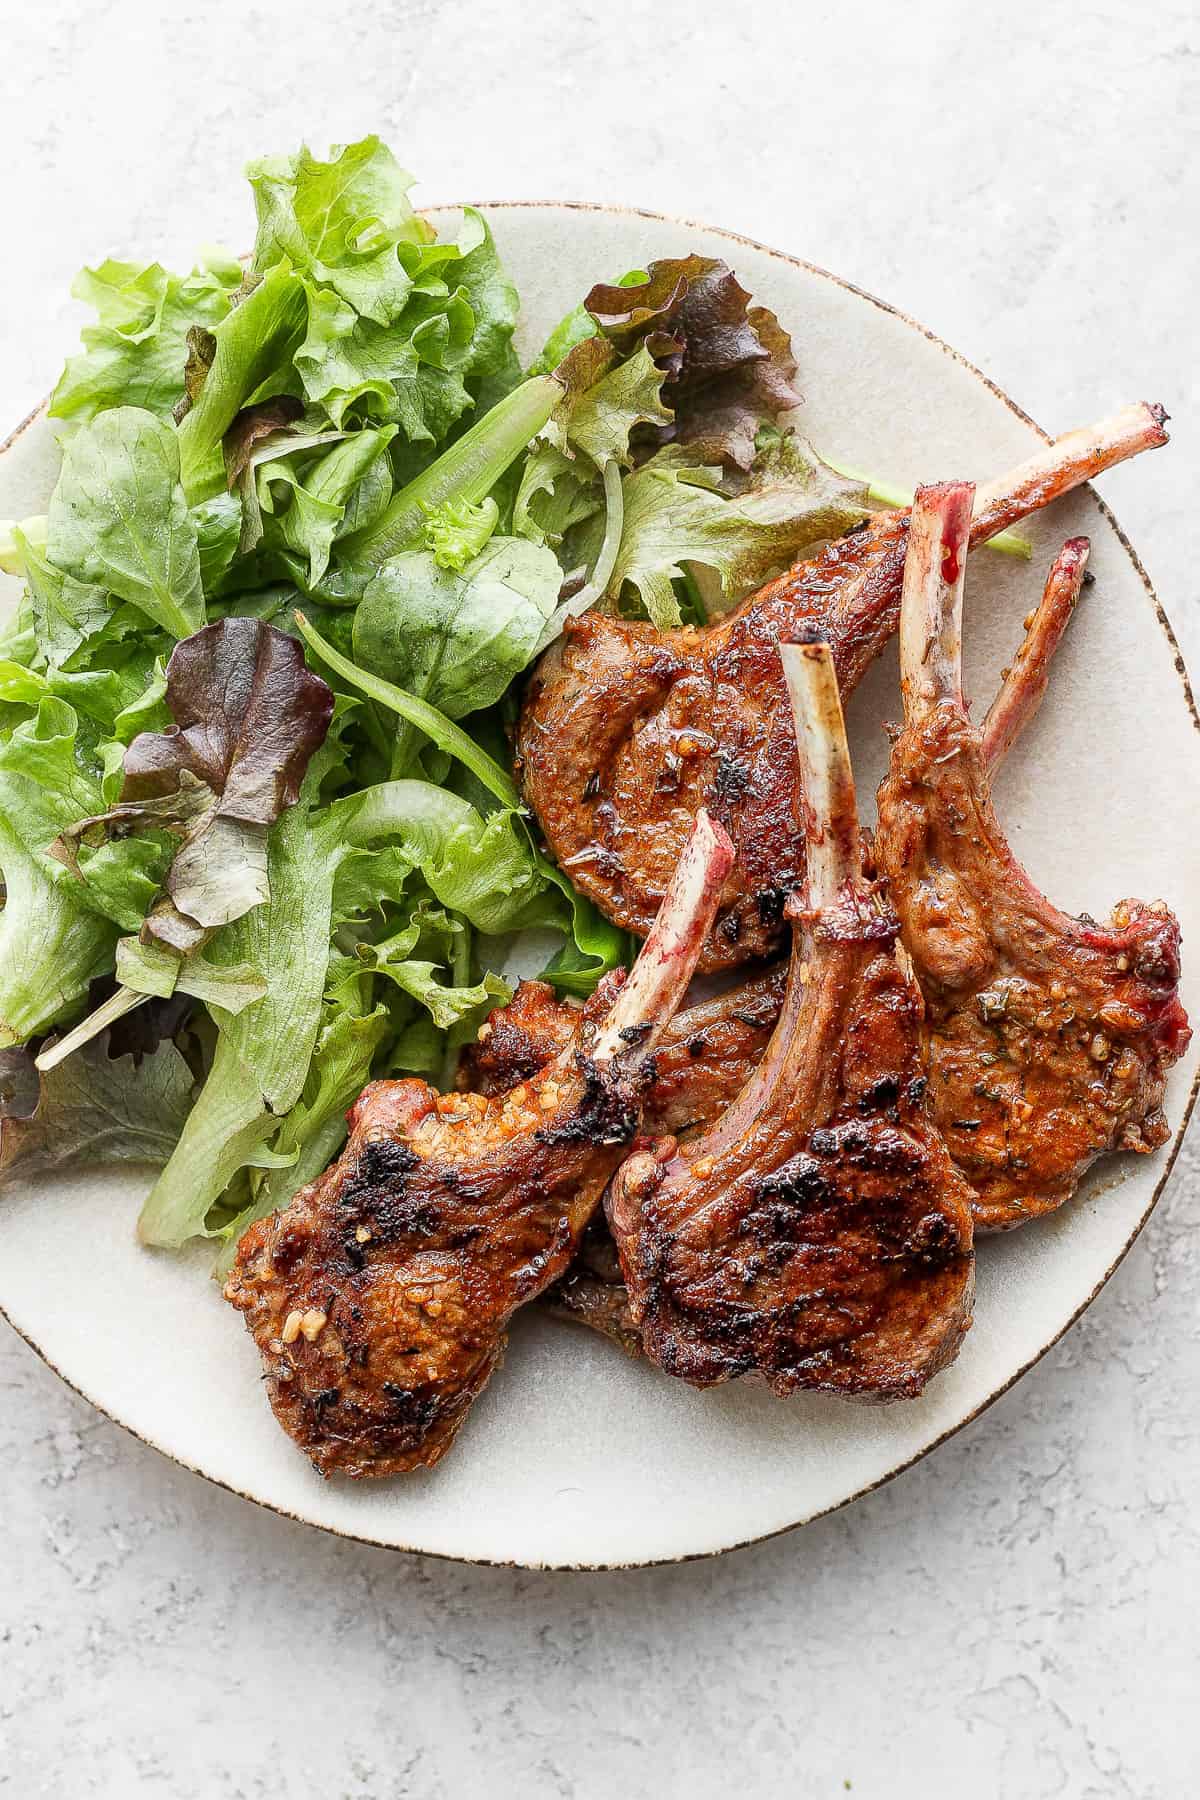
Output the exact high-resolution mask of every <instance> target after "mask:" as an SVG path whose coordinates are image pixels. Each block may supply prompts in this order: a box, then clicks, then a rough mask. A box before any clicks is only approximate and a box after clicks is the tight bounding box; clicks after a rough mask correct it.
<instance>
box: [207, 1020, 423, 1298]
mask: <svg viewBox="0 0 1200 1800" xmlns="http://www.w3.org/2000/svg"><path fill="white" fill-rule="evenodd" d="M321 1021H322V1022H321V1026H320V1029H319V1030H318V1033H317V1041H316V1045H315V1047H314V1050H313V1055H312V1061H311V1062H310V1064H309V1068H308V1075H307V1077H306V1078H305V1082H304V1088H303V1091H302V1093H301V1095H300V1098H299V1100H298V1101H297V1102H296V1104H295V1106H294V1107H293V1108H292V1110H291V1111H290V1112H289V1113H288V1115H287V1117H286V1118H285V1119H284V1121H283V1123H282V1124H281V1125H280V1127H279V1130H278V1132H277V1133H276V1135H275V1137H274V1138H273V1139H272V1141H271V1148H272V1150H273V1151H274V1152H275V1153H276V1155H277V1156H278V1157H279V1158H280V1162H279V1164H278V1165H277V1166H276V1167H275V1168H272V1169H268V1170H265V1171H263V1172H262V1173H261V1174H260V1175H259V1176H258V1182H257V1194H256V1195H255V1198H254V1199H253V1201H252V1202H251V1204H250V1205H249V1206H248V1207H246V1208H245V1209H244V1210H243V1211H242V1212H240V1213H239V1214H238V1215H237V1217H236V1218H234V1219H233V1220H232V1221H231V1222H230V1223H229V1224H228V1225H227V1226H225V1227H224V1228H223V1231H222V1236H223V1237H224V1238H225V1247H224V1249H223V1250H222V1251H221V1254H220V1255H219V1257H218V1259H217V1263H216V1267H215V1269H214V1274H216V1275H217V1276H218V1277H223V1276H224V1275H225V1274H227V1273H228V1270H229V1268H230V1267H231V1265H232V1263H233V1258H234V1254H235V1252H236V1250H237V1244H238V1239H239V1238H240V1237H241V1236H242V1234H243V1232H244V1231H245V1230H246V1228H247V1226H249V1225H252V1224H253V1223H254V1221H255V1220H256V1219H265V1218H267V1217H268V1215H269V1214H271V1213H273V1212H275V1211H276V1210H277V1209H278V1208H279V1207H282V1206H286V1205H287V1203H288V1201H289V1200H290V1199H291V1198H292V1196H293V1194H296V1193H298V1192H299V1190H300V1189H301V1188H302V1187H307V1186H308V1184H309V1182H310V1181H315V1180H316V1178H317V1176H318V1175H320V1174H321V1173H322V1172H323V1171H324V1170H325V1169H326V1168H328V1166H329V1164H330V1163H331V1162H332V1161H333V1158H334V1157H335V1156H336V1155H337V1153H338V1151H339V1150H340V1149H341V1147H342V1145H343V1144H344V1143H345V1141H346V1112H347V1109H348V1108H349V1107H351V1106H352V1105H353V1104H354V1102H355V1100H357V1098H358V1096H359V1094H360V1093H361V1092H362V1090H363V1088H364V1087H365V1085H366V1083H367V1081H368V1080H369V1079H370V1074H371V1064H372V1061H373V1059H374V1057H375V1054H376V1052H377V1050H378V1049H379V1047H380V1045H381V1044H382V1043H383V1041H384V1039H385V1038H386V1036H387V1034H388V1030H389V1027H390V1020H389V1016H388V1012H387V1009H386V1007H383V1006H377V1007H376V1008H375V1009H374V1010H373V1011H372V1012H370V1013H366V1014H358V1013H353V1012H347V1011H345V1010H344V1009H343V1008H342V1007H340V1006H338V1005H337V1004H336V1003H334V1002H329V1001H327V1002H326V1003H325V1005H324V1006H323V1007H322V1009H321ZM293 1159H294V1160H293Z"/></svg>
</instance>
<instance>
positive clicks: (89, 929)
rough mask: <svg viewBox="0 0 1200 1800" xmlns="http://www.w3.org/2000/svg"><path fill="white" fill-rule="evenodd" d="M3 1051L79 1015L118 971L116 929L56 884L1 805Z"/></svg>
mask: <svg viewBox="0 0 1200 1800" xmlns="http://www.w3.org/2000/svg"><path fill="white" fill-rule="evenodd" d="M0 872H2V873H3V875H4V886H5V901H4V908H3V911H0V1046H2V1045H8V1044H23V1043H25V1042H27V1040H28V1039H29V1038H31V1037H35V1036H37V1035H38V1034H39V1033H40V1032H43V1031H46V1030H48V1029H49V1028H50V1026H52V1025H55V1024H57V1023H59V1022H60V1021H61V1020H63V1019H66V1018H69V1017H70V1015H71V1014H72V1013H74V1012H77V1011H78V1010H79V1008H80V1007H81V1006H82V1004H83V1002H84V1000H85V999H86V998H87V991H88V987H89V986H90V984H91V983H92V982H93V981H94V980H95V979H96V977H97V976H98V975H102V974H104V973H105V972H106V971H107V970H108V969H111V967H112V959H113V950H114V946H115V944H116V939H117V927H116V926H115V925H114V924H112V923H111V922H110V921H109V920H108V919H105V918H102V917H101V916H100V915H99V914H98V913H96V912H93V911H91V910H90V909H89V908H88V907H86V906H85V905H83V903H82V902H81V901H80V900H79V899H77V898H76V897H75V896H74V895H73V894H72V893H71V892H70V890H69V889H68V887H67V886H66V885H65V884H64V883H61V882H55V881H52V880H50V879H49V877H48V876H47V875H46V874H45V873H44V871H43V868H42V866H41V865H40V863H39V862H38V860H37V859H36V858H35V857H34V856H32V855H31V854H30V852H29V850H28V849H27V848H26V846H25V845H24V844H23V843H22V841H21V839H20V838H19V837H18V835H17V834H16V832H15V831H13V829H12V827H11V826H10V825H9V823H8V822H7V819H6V817H5V808H4V806H3V804H0Z"/></svg>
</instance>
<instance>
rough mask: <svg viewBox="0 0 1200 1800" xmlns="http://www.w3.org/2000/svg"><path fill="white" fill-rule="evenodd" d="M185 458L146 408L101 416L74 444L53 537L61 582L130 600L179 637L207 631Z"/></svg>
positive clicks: (56, 498) (68, 451) (56, 504)
mask: <svg viewBox="0 0 1200 1800" xmlns="http://www.w3.org/2000/svg"><path fill="white" fill-rule="evenodd" d="M179 451H180V445H179V440H178V438H177V437H176V433H175V431H174V430H173V429H172V427H171V426H170V425H167V424H164V423H163V421H162V420H161V419H156V418H155V417H154V415H153V414H152V413H149V412H146V411H145V410H144V409H143V408H140V407H134V406H119V407H115V408H114V409H113V410H112V411H110V412H102V413H99V414H98V415H97V416H96V418H94V419H93V420H92V421H91V422H90V423H89V424H87V425H83V426H81V427H80V429H79V430H78V431H77V432H75V433H74V435H73V436H72V437H71V438H69V439H68V441H67V445H66V448H65V450H64V452H63V464H62V470H61V473H60V474H59V478H58V482H57V484H56V486H55V489H54V493H53V495H52V497H51V500H50V511H49V525H48V538H47V543H48V554H49V559H50V561H51V562H53V563H54V564H55V565H56V566H57V567H58V568H59V569H61V570H62V571H63V572H64V574H66V575H68V576H70V577H73V578H74V580H75V582H77V583H79V584H81V585H82V586H83V587H85V588H87V589H89V590H91V591H93V592H94V591H95V589H97V588H99V589H102V590H104V591H106V592H107V593H109V594H112V595H115V596H116V597H117V598H118V599H121V600H126V601H128V602H129V603H130V604H131V605H133V606H135V607H137V608H138V609H139V610H140V611H141V612H143V613H144V614H145V615H146V617H147V618H148V619H150V620H151V621H152V622H153V623H154V624H155V625H158V626H160V627H161V628H162V630H163V631H166V632H168V633H170V635H171V636H172V637H176V638H182V637H187V636H188V635H189V634H190V633H191V632H193V631H198V630H199V629H200V627H201V626H202V625H203V623H204V589H203V585H202V582H201V577H200V557H199V549H198V544H197V535H196V525H195V521H194V520H193V519H192V517H191V515H190V513H189V512H188V505H187V501H186V500H185V499H184V494H183V488H182V487H181V485H180V480H179ZM75 592H76V594H78V590H75Z"/></svg>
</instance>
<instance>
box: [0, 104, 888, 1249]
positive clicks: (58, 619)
mask: <svg viewBox="0 0 1200 1800" xmlns="http://www.w3.org/2000/svg"><path fill="white" fill-rule="evenodd" d="M248 177H249V182H250V187H251V192H252V196H253V202H254V210H255V215H256V218H257V232H256V236H255V240H254V249H253V253H252V255H251V256H250V257H249V259H248V260H247V261H246V262H245V263H243V262H240V261H239V260H238V259H237V258H235V257H233V256H226V255H222V254H220V253H210V254H208V255H207V256H206V257H205V258H204V259H203V260H202V261H201V262H200V263H199V264H198V265H197V266H196V268H194V269H193V270H192V271H191V272H190V273H189V274H185V275H177V274H172V273H169V272H168V271H167V270H165V269H163V268H162V267H161V266H160V265H159V264H157V263H150V264H145V265H139V264H137V263H133V262H119V261H107V262H104V263H102V264H101V265H100V266H99V267H97V268H93V269H85V270H84V271H83V272H82V274H81V275H80V276H79V278H78V280H77V282H76V285H75V289H74V291H75V293H76V295H77V296H78V297H79V298H80V299H81V300H83V301H85V302H86V303H87V304H88V305H89V306H90V307H91V308H92V309H93V311H94V313H95V320H94V322H93V323H91V324H89V325H88V326H86V327H85V329H84V331H83V341H82V348H81V350H80V352H79V353H78V354H77V355H75V356H73V357H71V358H70V359H69V360H68V362H67V364H66V367H65V368H64V370H63V373H62V375H61V377H60V379H59V381H58V384H57V386H56V387H55V389H54V393H53V396H52V398H51V401H50V413H51V416H52V417H53V419H54V420H55V421H57V424H58V428H59V433H60V438H61V445H62V466H61V472H60V474H59V477H58V480H57V483H56V485H55V488H54V491H53V493H52V495H51V496H50V497H49V502H48V505H47V510H46V513H45V515H44V516H39V517H36V518H28V519H25V520H22V521H13V522H10V523H9V524H7V525H5V526H4V527H2V528H0V566H2V567H3V568H4V569H5V570H6V571H7V572H8V573H9V574H11V575H15V576H17V577H19V579H20V581H21V582H22V583H23V589H22V593H21V598H20V601H19V603H18V604H17V606H16V607H15V610H13V611H11V612H10V613H9V614H8V615H7V616H6V619H5V621H4V623H3V626H2V627H0V867H2V869H3V875H4V885H5V904H4V908H3V911H2V912H0V1117H2V1118H3V1125H2V1131H3V1138H2V1142H0V1170H2V1171H3V1173H4V1174H6V1175H8V1174H12V1173H24V1172H26V1171H28V1170H30V1169H32V1168H34V1167H37V1166H41V1167H43V1168H45V1167H53V1168H62V1167H66V1166H68V1165H70V1164H71V1163H72V1162H87V1163H89V1164H96V1163H98V1162H102V1161H122V1160H123V1161H129V1162H138V1163H146V1162H151V1163H154V1164H157V1165H159V1173H158V1177H157V1180H156V1181H155V1184H154V1186H153V1188H152V1190H151V1192H150V1194H149V1196H148V1198H147V1200H146V1202H145V1206H144V1208H143V1210H142V1214H141V1219H140V1225H139V1229H140V1233H141V1236H142V1238H143V1240H144V1241H145V1242H146V1243H148V1244H152V1245H157V1246H161V1247H164V1248H171V1249H174V1248H178V1247H180V1246H182V1245H184V1244H185V1243H187V1242H188V1241H189V1240H191V1239H194V1238H198V1237H204V1238H212V1239H215V1240H217V1242H218V1247H219V1252H220V1254H219V1259H218V1261H219V1266H224V1264H225V1263H226V1262H227V1260H228V1258H229V1256H230V1254H231V1248H232V1246H233V1245H234V1244H235V1243H236V1241H237V1239H238V1237H239V1236H240V1234H241V1233H242V1231H243V1230H244V1229H245V1228H246V1226H247V1225H248V1224H249V1223H250V1222H251V1221H253V1220H255V1219H258V1218H260V1217H262V1216H264V1215H265V1214H267V1213H269V1212H271V1211H273V1210H274V1209H275V1208H277V1207H279V1206H281V1205H283V1204H285V1203H286V1202H287V1200H288V1199H289V1198H290V1197H291V1195H292V1194H293V1193H294V1192H295V1191H296V1190H297V1189H298V1188H300V1187H301V1186H302V1185H304V1184H305V1183H307V1182H309V1181H310V1180H312V1179H313V1178H314V1177H315V1176H316V1175H318V1174H319V1173H320V1172H321V1170H323V1169H324V1168H325V1166H326V1165H327V1164H328V1162H329V1161H330V1160H331V1158H332V1157H333V1156H334V1155H335V1154H336V1153H337V1151H338V1149H339V1148H340V1146H341V1143H342V1142H343V1140H344V1137H345V1134H346V1124H345V1113H346V1109H347V1107H348V1106H349V1105H350V1104H351V1103H352V1102H353V1100H354V1099H355V1098H356V1096H357V1095H358V1094H359V1092H360V1090H361V1089H362V1088H363V1086H364V1085H365V1084H366V1083H367V1082H368V1081H369V1080H371V1079H372V1078H376V1077H379V1076H388V1075H403V1074H409V1073H413V1074H420V1075H423V1076H425V1077H426V1078H427V1079H430V1080H433V1081H435V1082H437V1083H440V1084H441V1085H443V1086H450V1085H452V1084H453V1080H454V1074H455V1068H456V1062H457V1058H458V1054H459V1051H460V1049H461V1047H462V1046H463V1044H464V1043H465V1042H467V1041H468V1040H470V1039H471V1038H472V1037H473V1036H474V1034H475V1033H476V1031H477V1029H478V1027H479V1024H480V1022H481V1020H482V1019H483V1017H484V1015H485V1014H486V1013H487V1012H488V1011H489V1010H490V1009H492V1008H493V1007H494V1006H496V1005H497V1004H498V1003H500V1002H502V1001H503V1000H505V999H506V998H507V997H508V995H509V993H510V991H511V990H510V987H509V984H508V982H507V981H506V979H505V975H504V971H505V969H506V968H508V967H511V956H512V950H513V945H514V943H515V942H524V943H525V944H526V945H528V944H530V943H544V944H546V945H547V947H548V948H547V955H548V961H547V963H546V967H545V969H544V976H545V979H546V980H548V981H550V982H551V983H553V984H554V985H555V986H556V987H557V988H558V989H559V990H560V991H561V992H564V993H566V994H569V995H574V996H578V997H583V996H585V995H587V994H588V993H590V992H591V991H592V989H593V988H594V987H595V985H596V983H597V982H598V981H599V979H600V978H601V977H602V975H603V974H604V973H605V972H606V971H607V970H609V969H611V968H613V967H614V966H616V965H617V964H618V963H620V962H622V961H623V960H625V959H626V958H627V957H628V955H629V951H630V946H629V944H628V942H627V940H626V938H625V936H624V934H623V933H621V932H620V931H618V930H617V929H615V928H614V927H613V926H611V925H610V924H608V923H607V922H606V921H605V920H604V919H602V918H601V916H600V915H599V914H598V913H597V912H596V911H595V909H594V908H593V907H592V906H591V904H590V903H589V902H587V901H586V900H585V899H584V898H583V897H582V896H581V895H579V894H578V893H576V892H575V890H574V889H573V887H572V885H571V882H570V880H569V879H568V877H567V875H566V874H565V873H564V872H563V871H562V870H560V869H558V868H556V867H555V866H554V864H553V863H552V862H551V861H550V860H549V859H548V858H547V856H546V855H545V854H544V852H543V850H542V848H541V847H540V844H539V841H538V838H537V836H536V834H535V831H534V829H533V825H532V821H531V819H530V817H529V815H528V813H527V812H526V810H525V809H524V808H523V806H522V803H521V796H520V792H519V789H518V786H517V783H516V781H515V780H514V776H513V773H512V758H511V753H510V750H509V747H508V745H509V740H508V728H509V726H510V725H511V722H512V720H513V717H514V716H515V710H516V706H517V702H518V696H519V692H520V685H521V682H522V678H523V676H524V673H525V671H526V670H527V669H528V668H529V667H530V665H531V664H532V663H533V661H534V660H535V659H536V658H537V657H538V655H539V654H540V653H541V652H542V651H543V650H544V649H546V648H547V646H549V645H550V644H551V643H552V642H553V641H554V639H555V637H556V636H557V635H558V634H559V633H560V632H561V631H562V629H563V627H564V625H565V624H566V622H567V620H568V619H570V618H571V617H572V616H573V615H577V614H580V613H582V612H583V611H585V610H586V609H587V608H588V607H591V606H595V605H603V606H609V607H618V608H621V609H622V610H623V611H625V612H627V613H629V614H631V615H633V616H641V617H645V618H648V619H649V620H651V621H653V623H654V624H656V625H658V626H670V625H678V624H680V623H689V622H690V623H694V624H703V623H705V622H707V620H708V619H710V618H711V617H712V616H713V615H714V614H715V613H716V612H718V611H719V610H722V609H724V608H726V607H728V606H729V605H731V604H733V603H735V602H736V601H737V600H738V599H740V598H741V597H742V596H743V595H744V594H746V593H747V592H749V591H750V590H751V589H753V588H754V587H756V586H758V585H759V584H761V582H762V581H763V580H765V579H766V578H768V577H769V576H771V575H772V574H774V573H776V572H777V571H778V570H780V569H782V568H784V567H785V566H786V565H787V564H788V563H790V562H791V561H792V560H793V559H794V558H795V557H796V556H797V555H798V554H799V553H800V552H801V551H802V550H804V549H805V548H806V546H808V545H810V544H813V543H814V542H816V541H818V540H821V539H825V538H828V537H830V536H834V535H837V534H839V533H841V532H842V531H844V530H846V529H848V528H850V527H852V526H853V525H855V524H856V523H857V522H859V521H860V520H861V519H862V518H863V517H864V516H865V515H866V513H867V511H868V510H869V509H870V508H871V506H872V505H873V504H878V503H880V502H889V501H895V500H896V498H897V496H895V495H893V494H892V493H891V492H890V491H889V490H887V489H878V488H872V485H871V483H870V482H869V481H868V480H866V479H865V478H862V477H859V476H856V475H853V474H850V473H847V472H846V471H841V470H837V469H834V468H833V467H831V466H830V465H829V464H827V463H825V462H823V461H822V460H821V459H820V458H819V457H818V456H817V455H816V454H815V453H814V452H813V450H812V449H811V448H810V447H809V446H808V445H807V444H806V443H805V442H804V440H803V439H802V438H801V437H800V436H799V435H798V434H797V433H796V432H795V430H794V429H793V428H792V426H791V424H790V423H789V421H790V420H791V418H792V417H793V416H794V408H795V407H796V406H797V404H798V403H799V400H800V396H799V393H798V392H797V390H796V387H795V385H794V382H795V376H796V362H795V358H794V356H793V353H792V347H791V343H790V340H789V338H788V336H787V333H786V332H785V331H784V330H783V328H782V327H781V326H780V324H779V322H778V320H777V319H776V318H775V317H774V315H773V314H772V313H771V312H769V311H768V310H767V309H766V308H764V307H761V306H756V305H754V304H753V303H752V301H751V297H750V296H749V295H748V294H747V293H746V292H745V291H744V290H743V289H742V288H741V286H740V285H739V284H738V282H737V280H736V278H735V276H734V275H733V273H732V271H731V270H729V269H728V268H727V267H726V266H725V265H724V264H723V263H721V262H718V261H716V260H714V259H712V258H707V257H701V256H688V257H684V258H680V259H676V260H670V261H659V262H654V263H651V264H650V266H649V267H648V268H647V269H645V270H633V271H630V272H627V273H625V274H622V275H620V276H619V278H618V279H616V280H615V281H611V282H601V283H599V284H598V285H597V286H595V287H594V288H592V290H591V292H590V293H589V294H588V295H587V296H586V299H585V300H583V301H582V302H581V303H580V304H578V305H576V306H575V307H574V309H573V310H571V311H570V312H568V313H567V315H566V316H565V317H564V318H563V320H562V322H561V323H560V325H559V326H558V327H557V328H556V329H555V331H554V332H553V333H552V334H551V336H550V338H549V340H548V341H547V343H546V344H545V346H544V347H543V349H542V350H541V352H540V353H539V354H538V355H537V356H536V357H535V358H534V359H533V361H532V362H531V363H530V364H529V366H527V367H524V368H523V367H522V364H521V360H520V357H519V356H518V353H517V350H516V347H515V343H514V332H515V328H516V326H517V322H518V314H519V298H518V295H517V293H516V290H515V288H514V286H513V284H512V282H511V281H510V280H509V278H508V277H507V275H506V274H505V271H504V267H503V264H502V261H501V258H500V255H499V253H498V251H497V247H496V245H495V243H494V241H493V238H492V234H491V231H490V229H489V227H488V224H487V222H486V221H485V219H484V218H483V217H482V216H481V215H480V214H479V213H478V212H475V211H473V210H472V209H470V208H466V209H464V211H463V214H462V218H461V222H460V223H459V225H458V227H457V230H456V231H455V233H454V235H452V236H442V237H439V236H438V235H436V234H435V232H434V230H433V229H432V227H431V226H430V224H429V223H428V222H427V221H426V220H425V219H423V218H422V217H421V216H420V214H419V213H417V212H416V211H415V210H414V208H413V206H412V203H411V199H410V190H411V187H412V182H411V178H410V177H409V176H408V175H407V174H405V173H404V171H403V170H402V169H401V168H400V167H399V165H398V164H397V163H396V161H395V159H394V158H393V156H392V155H391V153H390V151H388V150H387V149H386V148H385V146H384V145H383V144H381V143H380V141H379V140H378V139H377V138H375V137H368V138H365V139H364V140H363V141H362V142H361V143H358V144H353V145H349V146H346V147H344V148H335V149H334V150H333V151H332V152H331V153H330V156H329V158H328V160H325V161H322V160H320V159H318V158H317V157H314V156H313V155H312V154H311V153H310V152H309V151H308V150H307V149H302V150H301V151H300V152H299V153H298V154H297V155H294V156H282V157H268V158H264V159H263V160H262V161H260V162H257V163H254V164H252V165H251V167H250V169H249V170H248ZM598 273H601V274H603V273H606V272H604V271H599V272H598ZM607 273H609V274H611V273H612V272H611V271H608V272H607ZM571 298H572V296H570V295H566V296H564V301H566V300H570V299H571ZM899 498H900V499H901V500H903V498H904V496H900V497H899ZM533 932H537V933H540V934H541V936H540V937H537V938H531V937H530V936H529V934H530V933H533ZM547 934H553V935H547Z"/></svg>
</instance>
